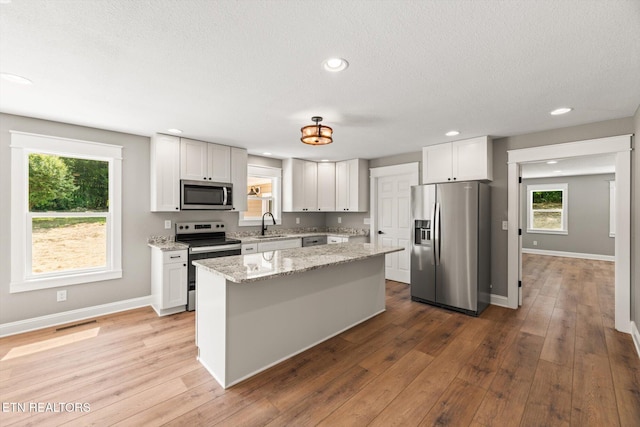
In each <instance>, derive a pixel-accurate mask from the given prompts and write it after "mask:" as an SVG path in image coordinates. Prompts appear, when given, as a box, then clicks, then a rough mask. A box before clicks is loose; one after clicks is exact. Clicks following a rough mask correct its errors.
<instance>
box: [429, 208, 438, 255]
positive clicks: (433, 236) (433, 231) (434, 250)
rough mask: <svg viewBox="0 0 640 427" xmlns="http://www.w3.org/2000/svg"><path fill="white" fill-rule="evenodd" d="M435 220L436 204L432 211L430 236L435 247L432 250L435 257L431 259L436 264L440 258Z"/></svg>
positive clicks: (432, 245)
mask: <svg viewBox="0 0 640 427" xmlns="http://www.w3.org/2000/svg"><path fill="white" fill-rule="evenodd" d="M435 220H436V207H435V206H434V208H433V210H432V211H431V229H430V230H429V231H430V233H429V234H430V236H429V240H430V242H431V247H432V248H433V250H432V251H431V252H433V258H432V259H431V265H436V263H437V261H438V259H437V258H436V226H435V224H436V223H435Z"/></svg>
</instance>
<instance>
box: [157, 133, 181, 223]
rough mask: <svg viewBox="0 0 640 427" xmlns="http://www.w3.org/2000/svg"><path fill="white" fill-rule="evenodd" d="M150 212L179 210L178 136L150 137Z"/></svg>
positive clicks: (158, 135) (159, 135)
mask: <svg viewBox="0 0 640 427" xmlns="http://www.w3.org/2000/svg"><path fill="white" fill-rule="evenodd" d="M150 152H151V164H150V169H151V212H176V211H179V210H180V162H178V159H179V158H180V138H178V137H176V136H170V135H161V134H157V135H154V136H153V137H152V138H151V146H150Z"/></svg>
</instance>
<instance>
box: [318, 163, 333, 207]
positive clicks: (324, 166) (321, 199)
mask: <svg viewBox="0 0 640 427" xmlns="http://www.w3.org/2000/svg"><path fill="white" fill-rule="evenodd" d="M318 210H319V211H324V212H333V211H335V210H336V164H335V163H333V162H322V163H318Z"/></svg>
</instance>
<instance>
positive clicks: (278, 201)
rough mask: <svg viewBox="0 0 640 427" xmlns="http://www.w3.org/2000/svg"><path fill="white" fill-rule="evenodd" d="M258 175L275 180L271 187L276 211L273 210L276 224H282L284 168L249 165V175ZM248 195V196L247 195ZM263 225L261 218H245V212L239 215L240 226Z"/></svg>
mask: <svg viewBox="0 0 640 427" xmlns="http://www.w3.org/2000/svg"><path fill="white" fill-rule="evenodd" d="M249 176H257V177H262V178H270V179H272V180H274V183H273V184H272V188H271V194H272V195H271V198H272V200H273V206H274V211H273V212H271V213H272V214H273V216H274V217H275V220H276V225H282V168H274V167H268V166H258V165H247V177H249ZM245 197H247V196H245ZM256 225H262V220H261V219H245V217H244V212H240V215H239V216H238V226H240V227H249V226H256Z"/></svg>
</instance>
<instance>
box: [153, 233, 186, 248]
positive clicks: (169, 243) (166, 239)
mask: <svg viewBox="0 0 640 427" xmlns="http://www.w3.org/2000/svg"><path fill="white" fill-rule="evenodd" d="M147 245H149V246H150V247H152V248H158V249H160V250H161V251H182V250H186V249H189V245H186V244H184V243H180V242H176V241H175V240H174V237H173V236H151V237H149V239H148V240H147Z"/></svg>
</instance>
